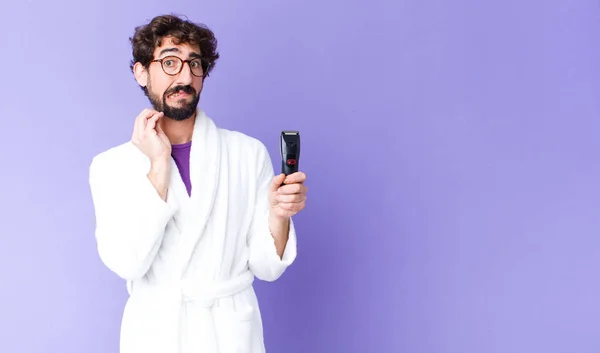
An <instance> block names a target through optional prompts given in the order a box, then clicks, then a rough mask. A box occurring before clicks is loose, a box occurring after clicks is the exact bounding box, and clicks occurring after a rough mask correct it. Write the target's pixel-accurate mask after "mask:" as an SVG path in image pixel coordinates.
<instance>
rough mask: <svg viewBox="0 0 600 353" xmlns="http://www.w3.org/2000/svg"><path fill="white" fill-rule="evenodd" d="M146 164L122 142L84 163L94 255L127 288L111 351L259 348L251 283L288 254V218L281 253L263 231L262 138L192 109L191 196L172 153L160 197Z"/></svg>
mask: <svg viewBox="0 0 600 353" xmlns="http://www.w3.org/2000/svg"><path fill="white" fill-rule="evenodd" d="M149 168H150V162H149V159H148V158H147V157H146V156H145V155H144V154H142V152H140V151H139V150H138V149H137V148H136V147H135V146H134V145H133V144H131V143H129V142H128V143H125V144H122V145H120V146H117V147H114V148H112V149H110V150H108V151H105V152H103V153H100V154H99V155H97V156H96V157H94V159H93V161H92V163H91V165H90V187H91V193H92V198H93V202H94V208H95V212H96V233H95V235H96V241H97V245H98V252H99V256H100V258H101V260H102V262H103V263H104V264H105V265H106V266H107V267H108V268H109V269H110V270H111V271H113V272H114V273H116V274H117V275H118V276H120V277H121V278H123V279H125V280H126V281H127V282H126V283H127V290H128V292H129V294H130V296H129V298H128V301H127V304H126V306H125V309H124V313H123V319H122V322H121V345H120V352H121V353H262V352H265V348H264V343H263V328H262V320H261V316H260V310H259V305H258V301H257V298H256V296H255V292H254V290H253V288H252V283H253V280H254V278H255V277H256V278H258V279H261V280H265V281H274V280H276V279H277V278H279V277H280V276H281V275H282V274H283V272H284V271H285V269H286V268H287V267H288V266H289V265H290V264H291V263H292V262H293V261H294V260H295V258H296V233H295V229H294V223H293V222H290V232H289V240H288V242H287V245H286V248H285V252H284V254H283V258H282V259H280V258H279V256H278V255H277V252H276V249H275V244H274V241H273V237H272V236H271V233H270V231H269V225H268V213H269V203H268V189H269V185H270V183H271V181H272V178H273V177H274V170H273V166H272V164H271V159H270V157H269V154H268V152H267V150H266V148H265V146H264V145H263V144H262V143H261V142H260V141H258V140H257V139H254V138H252V137H249V136H247V135H244V134H242V133H239V132H235V131H229V130H225V129H221V128H218V127H216V126H215V124H214V122H213V121H212V120H211V119H210V118H209V117H208V116H206V114H205V113H204V112H203V111H201V110H198V115H197V120H196V123H195V126H194V133H193V138H192V149H191V156H190V174H191V182H192V195H191V197H189V196H188V194H187V191H186V188H185V186H184V183H183V181H182V179H181V177H180V175H179V171H178V169H177V166H176V164H175V162H174V161H173V162H172V172H171V179H170V185H169V190H168V197H167V201H166V202H164V201H163V200H162V199H161V198H160V196H159V195H158V193H157V191H156V190H155V189H154V187H153V186H152V184H151V183H150V181H149V180H148V178H147V173H148V171H149Z"/></svg>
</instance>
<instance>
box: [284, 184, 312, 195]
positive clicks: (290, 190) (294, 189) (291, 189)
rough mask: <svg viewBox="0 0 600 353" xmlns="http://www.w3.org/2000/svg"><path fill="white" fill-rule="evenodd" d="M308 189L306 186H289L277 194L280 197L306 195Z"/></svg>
mask: <svg viewBox="0 0 600 353" xmlns="http://www.w3.org/2000/svg"><path fill="white" fill-rule="evenodd" d="M307 191H308V188H307V187H306V185H304V184H289V185H284V186H282V187H280V188H279V189H278V190H277V193H278V194H280V195H292V194H306V192H307Z"/></svg>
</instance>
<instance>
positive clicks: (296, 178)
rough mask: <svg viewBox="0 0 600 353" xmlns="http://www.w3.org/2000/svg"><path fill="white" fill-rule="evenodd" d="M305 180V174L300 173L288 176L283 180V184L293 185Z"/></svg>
mask: <svg viewBox="0 0 600 353" xmlns="http://www.w3.org/2000/svg"><path fill="white" fill-rule="evenodd" d="M305 180H306V174H304V173H302V172H296V173H293V174H290V175H288V176H287V177H286V178H285V181H284V183H286V184H294V183H303V182H304V181H305Z"/></svg>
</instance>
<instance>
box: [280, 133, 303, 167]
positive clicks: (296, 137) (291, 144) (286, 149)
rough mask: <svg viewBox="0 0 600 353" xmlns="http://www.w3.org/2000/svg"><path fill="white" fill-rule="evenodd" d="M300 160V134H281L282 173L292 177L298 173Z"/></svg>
mask: <svg viewBox="0 0 600 353" xmlns="http://www.w3.org/2000/svg"><path fill="white" fill-rule="evenodd" d="M299 160H300V132H299V131H282V132H281V172H282V173H283V174H285V175H290V174H293V173H296V172H297V171H298V162H299Z"/></svg>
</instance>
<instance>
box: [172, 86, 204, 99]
mask: <svg viewBox="0 0 600 353" xmlns="http://www.w3.org/2000/svg"><path fill="white" fill-rule="evenodd" d="M178 92H184V93H187V94H194V95H195V94H196V90H195V89H194V88H193V87H192V86H175V87H173V88H171V89H170V90H168V91H166V92H165V97H166V96H168V95H170V94H173V93H178Z"/></svg>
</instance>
